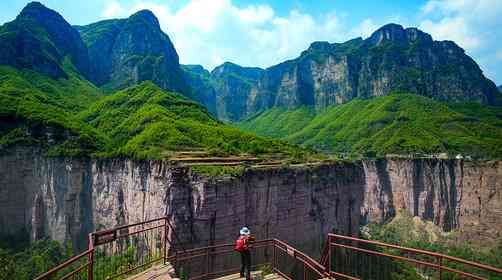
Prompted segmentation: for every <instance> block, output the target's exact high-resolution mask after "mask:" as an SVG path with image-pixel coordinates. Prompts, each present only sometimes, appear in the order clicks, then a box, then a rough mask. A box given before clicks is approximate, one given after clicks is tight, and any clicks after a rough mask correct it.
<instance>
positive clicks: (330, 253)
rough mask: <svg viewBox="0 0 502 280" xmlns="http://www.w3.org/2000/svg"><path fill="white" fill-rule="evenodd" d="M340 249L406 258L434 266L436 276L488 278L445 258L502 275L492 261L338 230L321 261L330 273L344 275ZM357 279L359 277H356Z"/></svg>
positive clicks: (431, 267)
mask: <svg viewBox="0 0 502 280" xmlns="http://www.w3.org/2000/svg"><path fill="white" fill-rule="evenodd" d="M361 245H372V246H376V247H377V248H384V249H391V250H394V252H396V251H397V253H393V252H388V251H384V250H372V249H366V248H361V247H363V246H361ZM336 249H339V250H341V249H344V250H347V251H351V252H357V253H363V254H366V255H371V256H377V257H381V258H388V259H391V260H395V261H402V262H406V263H409V264H411V265H413V266H416V267H420V268H424V267H425V268H428V269H431V270H435V271H437V274H436V278H434V279H445V276H444V275H445V272H450V273H454V274H456V275H457V276H459V277H461V278H467V279H477V280H485V279H487V278H484V277H483V276H480V275H477V274H474V273H470V272H467V271H463V270H460V269H455V268H452V267H450V266H449V265H448V264H446V263H445V262H449V263H455V264H461V265H465V266H467V267H469V268H475V269H478V270H479V271H483V272H485V273H493V274H497V275H498V276H500V277H501V278H502V269H499V268H495V267H492V266H489V265H484V264H480V263H476V262H472V261H467V260H464V259H460V258H456V257H452V256H448V255H444V254H440V253H435V252H430V251H425V250H420V249H413V248H407V247H402V246H398V245H393V244H387V243H383V242H378V241H372V240H365V239H360V238H355V237H349V236H343V235H337V234H331V233H330V234H328V239H327V242H326V245H325V247H324V252H323V255H322V258H321V263H322V264H323V265H325V266H326V267H327V268H329V273H330V275H334V276H340V275H337V274H339V273H340V268H339V267H337V266H336V264H335V263H333V257H334V254H335V252H336V251H335V250H336ZM410 255H413V256H421V257H424V256H425V257H428V258H430V259H434V260H435V262H431V261H424V260H421V259H420V258H418V257H415V258H413V257H410ZM356 279H357V278H356Z"/></svg>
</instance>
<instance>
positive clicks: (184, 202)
mask: <svg viewBox="0 0 502 280" xmlns="http://www.w3.org/2000/svg"><path fill="white" fill-rule="evenodd" d="M362 172H363V169H362V168H361V167H360V166H359V165H354V164H346V165H345V164H341V165H326V166H319V167H312V168H297V169H293V168H291V169H273V170H249V171H247V172H246V173H245V174H244V175H243V176H242V177H240V178H234V179H230V178H229V179H222V180H217V179H209V178H202V177H199V176H198V175H196V174H192V173H191V172H190V169H188V168H184V167H176V166H173V165H170V164H168V163H166V162H162V161H129V160H90V159H71V158H65V159H62V158H51V159H48V158H45V157H43V156H41V155H40V154H39V151H37V150H33V149H31V148H24V147H18V148H16V149H15V150H13V151H12V153H10V154H8V155H2V156H1V157H0V186H1V189H0V193H1V194H2V196H1V200H0V209H1V210H2V211H1V212H0V225H1V227H0V229H1V230H0V233H1V234H16V233H17V232H20V231H23V230H25V231H29V233H30V234H31V235H30V236H31V238H32V239H39V238H43V237H50V238H52V239H56V240H60V241H67V242H72V243H73V244H74V246H75V248H80V249H83V248H85V246H86V241H87V239H86V235H87V234H88V233H89V232H91V231H93V230H99V229H105V228H112V227H115V226H117V225H122V224H129V223H135V222H139V221H144V220H148V219H153V218H157V217H163V216H166V215H168V216H169V217H171V219H172V223H173V225H174V227H175V228H176V232H177V233H178V236H179V237H180V239H181V240H182V242H184V243H186V247H195V246H202V245H207V244H216V243H222V242H231V241H233V240H234V239H235V238H236V236H237V235H238V231H239V229H240V228H241V227H242V226H244V225H247V226H249V227H250V228H251V229H252V230H253V233H254V234H255V235H256V236H257V237H258V238H267V237H278V238H283V239H286V240H288V241H290V242H291V243H293V244H296V245H298V246H301V247H302V248H305V249H308V250H309V251H311V252H319V250H320V249H321V245H322V242H323V240H324V236H325V235H326V234H327V233H328V232H331V231H337V232H340V233H343V234H348V235H351V234H357V232H358V228H359V224H360V220H359V217H360V215H359V209H360V207H361V206H362V202H363V191H364V176H363V173H362Z"/></svg>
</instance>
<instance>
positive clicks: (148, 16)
mask: <svg viewBox="0 0 502 280" xmlns="http://www.w3.org/2000/svg"><path fill="white" fill-rule="evenodd" d="M129 19H131V20H137V19H141V20H143V21H145V22H147V23H148V24H150V25H153V26H156V27H160V24H159V20H158V19H157V17H156V16H155V14H154V13H153V12H152V11H150V10H140V11H138V12H136V13H134V14H132V15H131V16H130V17H129Z"/></svg>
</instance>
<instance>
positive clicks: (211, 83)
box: [183, 62, 265, 122]
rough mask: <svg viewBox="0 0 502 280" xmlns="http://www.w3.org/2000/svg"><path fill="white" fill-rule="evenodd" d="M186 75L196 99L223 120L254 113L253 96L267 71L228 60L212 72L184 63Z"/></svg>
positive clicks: (241, 117) (236, 118) (235, 119)
mask: <svg viewBox="0 0 502 280" xmlns="http://www.w3.org/2000/svg"><path fill="white" fill-rule="evenodd" d="M183 70H184V72H185V77H186V79H187V81H188V82H189V84H190V86H191V87H192V90H193V92H194V96H195V99H196V100H197V101H199V102H201V103H202V104H204V105H205V106H206V107H207V108H208V110H209V111H210V112H212V113H213V114H214V115H215V116H217V117H218V119H220V120H222V121H229V122H235V121H238V120H241V119H243V118H244V117H246V116H248V115H250V114H251V113H252V109H251V108H250V107H249V104H248V103H249V100H252V99H253V98H254V97H253V96H255V95H256V94H257V90H256V84H257V83H258V81H259V79H260V78H261V77H262V75H263V73H264V72H265V71H264V70H263V69H261V68H257V67H242V66H239V65H237V64H234V63H231V62H225V63H223V64H222V65H220V66H218V67H216V68H214V70H213V71H211V73H209V71H207V70H206V69H204V68H203V67H202V66H200V65H183Z"/></svg>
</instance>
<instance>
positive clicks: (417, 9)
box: [0, 0, 502, 84]
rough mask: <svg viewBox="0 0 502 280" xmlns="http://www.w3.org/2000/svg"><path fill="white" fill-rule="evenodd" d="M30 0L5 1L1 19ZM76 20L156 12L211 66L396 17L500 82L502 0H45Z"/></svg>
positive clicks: (265, 57) (176, 38) (259, 58)
mask: <svg viewBox="0 0 502 280" xmlns="http://www.w3.org/2000/svg"><path fill="white" fill-rule="evenodd" d="M27 2H28V1H20V0H2V1H1V2H0V22H1V23H4V22H6V21H10V20H12V19H14V18H15V16H16V15H17V14H18V13H19V11H20V10H21V9H22V7H24V6H25V5H26V3H27ZM40 2H42V3H43V4H45V5H46V6H48V7H50V8H52V9H55V10H57V11H58V12H59V13H60V14H62V15H63V16H64V17H65V18H66V20H68V21H69V22H70V23H71V24H79V25H82V24H88V23H91V22H95V21H98V20H102V19H107V18H121V17H127V16H128V15H130V14H131V13H133V12H135V11H137V10H140V9H150V10H152V11H153V12H154V13H155V14H156V15H157V17H158V18H159V21H160V23H161V27H162V29H163V30H164V31H165V32H166V33H167V34H168V35H169V37H170V38H171V40H172V41H173V43H174V45H175V47H176V49H177V51H178V54H179V56H180V62H181V63H185V64H188V63H191V64H202V65H204V66H205V67H206V68H207V69H209V70H211V69H212V68H213V67H214V66H217V65H219V64H221V63H222V62H224V61H232V62H235V63H238V64H241V65H244V66H260V67H268V66H271V65H274V64H277V63H279V62H281V61H284V60H286V59H291V58H295V57H297V56H298V55H299V54H300V53H301V51H303V50H305V49H306V48H308V46H309V45H310V43H311V42H313V41H316V40H318V41H329V42H343V41H345V40H348V39H351V38H354V37H358V36H361V37H363V38H365V37H367V36H369V35H370V34H371V32H373V31H374V30H375V29H377V28H378V27H380V26H381V25H383V24H386V23H389V22H394V23H399V24H402V25H404V26H406V27H408V26H414V27H419V28H420V29H422V30H424V31H426V32H428V33H430V34H432V36H433V38H434V39H435V40H446V39H448V40H454V41H455V42H457V44H459V45H460V46H461V47H462V48H464V49H465V50H466V52H467V53H468V54H469V55H471V56H472V57H473V58H474V59H475V60H476V61H477V62H478V63H479V64H480V66H481V69H482V70H483V71H484V73H485V75H487V76H488V77H489V78H490V79H492V80H494V81H495V82H496V83H497V84H502V44H501V43H500V42H502V28H501V26H502V0H420V1H419V0H407V1H388V0H387V1H377V0H373V1H361V0H353V1H338V0H331V1H328V0H317V1H301V0H291V1H279V0H274V1H265V0H183V1H182V0H87V1H61V0H42V1H40Z"/></svg>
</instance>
